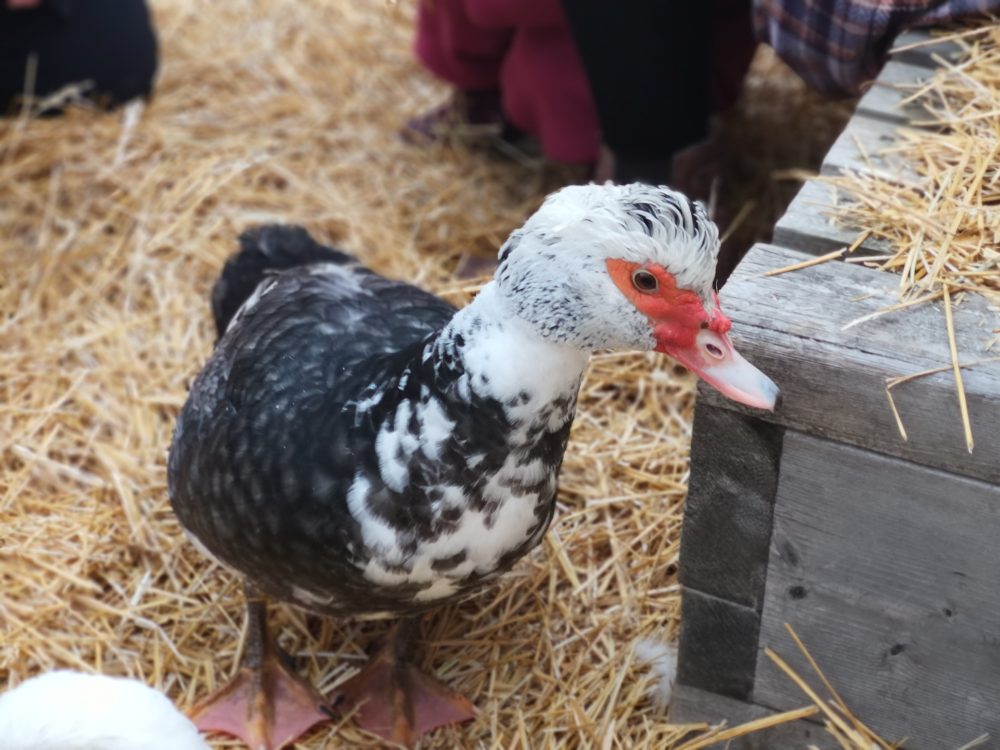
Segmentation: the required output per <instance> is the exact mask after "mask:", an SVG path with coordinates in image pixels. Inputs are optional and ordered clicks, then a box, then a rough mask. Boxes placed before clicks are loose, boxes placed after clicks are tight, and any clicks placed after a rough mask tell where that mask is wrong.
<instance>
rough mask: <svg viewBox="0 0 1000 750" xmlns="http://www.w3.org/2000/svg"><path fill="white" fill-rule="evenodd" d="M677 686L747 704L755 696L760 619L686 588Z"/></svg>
mask: <svg viewBox="0 0 1000 750" xmlns="http://www.w3.org/2000/svg"><path fill="white" fill-rule="evenodd" d="M681 609H682V611H683V616H682V617H681V638H680V647H679V650H678V654H677V680H678V682H683V683H684V684H686V685H692V686H694V687H697V688H701V689H702V690H708V691H709V692H712V693H718V694H719V695H726V696H729V697H730V698H739V699H742V700H746V699H748V698H749V697H750V693H751V691H752V690H753V682H754V670H755V669H756V662H757V639H758V635H759V631H760V615H759V614H758V613H757V611H756V610H753V609H750V608H749V607H743V606H740V605H739V604H734V603H733V602H730V601H727V600H725V599H720V598H718V597H716V596H710V595H708V594H704V593H702V592H700V591H695V590H694V589H692V588H690V587H687V586H685V587H684V589H683V590H682V592H681Z"/></svg>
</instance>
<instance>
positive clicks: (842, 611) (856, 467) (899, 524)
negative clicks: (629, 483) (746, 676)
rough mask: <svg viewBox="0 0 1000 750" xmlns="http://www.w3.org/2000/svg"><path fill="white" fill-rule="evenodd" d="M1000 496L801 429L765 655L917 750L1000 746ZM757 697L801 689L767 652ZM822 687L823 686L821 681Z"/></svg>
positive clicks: (787, 471) (775, 542)
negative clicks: (825, 680)
mask: <svg viewBox="0 0 1000 750" xmlns="http://www.w3.org/2000/svg"><path fill="white" fill-rule="evenodd" d="M998 530H1000V487H997V486H993V485H989V484H986V483H983V482H977V481H974V480H970V479H965V478H962V477H957V476H954V475H949V474H946V473H944V472H940V471H936V470H933V469H928V468H925V467H921V466H915V465H913V464H910V463H907V462H905V461H900V460H898V459H893V458H888V457H885V456H880V455H878V454H874V453H870V452H867V451H862V450H858V449H856V448H851V447H848V446H844V445H840V444H838V443H833V442H830V441H826V440H820V439H818V438H814V437H811V436H808V435H803V434H800V433H797V432H794V431H791V430H790V431H788V432H787V433H786V435H785V440H784V455H783V457H782V467H781V481H780V485H779V489H778V497H777V500H776V502H775V510H774V536H773V538H772V544H771V558H770V559H771V563H770V567H769V570H768V580H767V598H766V603H765V606H764V616H763V620H762V623H761V637H760V645H761V649H763V648H764V647H765V646H770V647H772V648H774V649H775V650H777V651H779V653H781V654H782V655H783V656H784V657H785V658H786V659H787V660H788V661H789V662H790V663H791V664H792V665H793V667H794V668H796V669H797V670H798V671H800V674H802V675H806V674H807V673H808V671H809V670H808V666H807V665H806V664H805V662H804V660H802V659H801V658H795V657H797V651H796V649H795V647H794V646H793V645H792V644H791V641H790V640H789V638H788V635H787V633H786V631H785V629H784V623H785V622H788V623H791V624H792V626H793V627H794V628H795V630H796V632H797V633H798V634H799V636H800V637H801V638H802V640H803V642H804V643H805V644H806V646H807V647H808V648H809V649H810V651H811V652H812V654H813V656H814V657H815V658H816V660H817V661H818V662H819V664H820V666H821V668H822V669H823V670H824V672H825V673H826V674H827V676H828V677H829V678H830V680H831V681H832V683H833V685H834V686H835V687H836V688H837V689H838V691H840V693H841V694H842V696H843V698H844V700H845V701H846V702H847V704H848V705H849V706H851V707H853V709H854V710H855V711H856V712H857V713H858V715H859V718H861V719H862V721H864V722H866V723H867V724H869V726H871V727H872V728H873V729H875V730H876V731H878V732H880V733H881V734H882V735H884V736H885V737H886V738H887V739H889V740H894V739H900V738H902V737H904V736H907V737H909V741H908V742H907V744H906V747H908V748H914V750H920V749H921V748H943V747H958V746H960V745H962V744H964V743H966V742H968V741H970V740H972V739H974V738H976V737H978V736H980V735H981V734H983V733H989V734H991V735H992V736H993V738H994V743H993V744H991V745H988V746H989V747H997V746H998V745H997V742H1000V712H998V711H997V706H1000V597H998V596H997V586H998V582H1000V545H998V544H997V532H998ZM756 674H757V679H756V685H755V688H754V696H753V700H754V702H756V703H759V704H762V705H766V706H769V707H772V708H792V707H795V706H798V705H800V704H801V702H802V699H803V698H802V694H801V692H799V690H798V688H796V687H795V686H794V685H793V684H792V683H790V682H789V680H788V679H787V678H786V677H785V676H784V675H782V674H781V673H780V672H779V671H778V670H777V669H776V668H774V667H773V666H772V665H771V662H770V660H769V659H768V658H767V657H766V656H765V655H764V654H763V653H761V654H760V656H759V658H758V665H757V673H756ZM814 684H817V683H816V681H814Z"/></svg>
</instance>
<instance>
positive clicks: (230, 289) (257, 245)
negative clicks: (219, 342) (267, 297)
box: [212, 224, 355, 337]
mask: <svg viewBox="0 0 1000 750" xmlns="http://www.w3.org/2000/svg"><path fill="white" fill-rule="evenodd" d="M354 262H355V259H354V258H353V257H352V256H350V255H348V254H347V253H343V252H341V251H340V250H334V249H333V248H332V247H325V246H324V245H320V244H319V243H318V242H316V241H315V240H314V239H313V238H312V237H310V236H309V233H308V232H307V231H306V230H305V229H303V228H302V227H295V226H287V225H283V224H267V225H265V226H261V227H256V228H254V229H249V230H247V231H246V232H243V234H241V235H240V249H239V251H238V252H237V253H235V254H234V255H233V256H232V257H231V258H230V259H229V260H228V261H226V266H225V268H223V269H222V273H221V274H220V275H219V278H218V280H217V281H216V282H215V286H214V287H212V314H213V315H214V316H215V329H216V331H217V332H218V334H219V336H220V337H221V336H222V334H223V333H224V332H225V330H226V328H228V327H229V322H230V321H231V320H232V319H233V316H234V315H235V314H236V311H237V310H239V309H240V306H241V305H242V304H243V303H244V302H246V300H247V298H248V297H250V295H251V294H253V293H254V290H255V289H256V288H257V285H258V284H260V282H261V281H263V280H264V278H265V277H266V276H267V274H268V273H269V272H271V271H282V270H285V269H288V268H295V267H296V266H307V265H310V264H312V263H354Z"/></svg>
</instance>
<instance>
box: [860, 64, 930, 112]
mask: <svg viewBox="0 0 1000 750" xmlns="http://www.w3.org/2000/svg"><path fill="white" fill-rule="evenodd" d="M931 75H932V71H931V70H929V69H928V68H926V67H923V66H920V65H912V64H910V63H905V62H899V61H894V60H890V61H889V62H887V63H886V64H885V67H883V68H882V72H881V73H879V75H878V78H876V79H875V81H874V82H873V83H872V85H871V87H870V88H869V89H868V91H866V92H865V94H864V95H863V96H862V97H861V99H860V101H858V106H857V110H856V112H857V114H860V115H864V116H865V117H871V118H873V119H876V120H885V121H886V122H890V123H896V124H902V123H908V122H910V121H911V120H921V119H927V117H928V113H927V110H926V109H925V108H924V107H923V106H921V105H920V104H918V103H915V102H910V103H907V104H905V105H904V104H903V102H904V101H905V100H906V99H908V98H909V97H910V96H911V95H912V94H913V93H914V92H915V91H916V90H918V89H919V87H920V84H921V83H922V82H924V81H926V80H927V79H928V78H930V77H931Z"/></svg>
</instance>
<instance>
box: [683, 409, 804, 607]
mask: <svg viewBox="0 0 1000 750" xmlns="http://www.w3.org/2000/svg"><path fill="white" fill-rule="evenodd" d="M783 432H784V430H783V429H782V428H780V427H777V426H776V425H773V424H770V423H768V422H764V421H763V420H760V419H754V418H753V417H748V416H744V415H742V414H737V413H735V412H732V411H729V410H727V409H717V408H715V407H713V406H709V405H708V404H699V405H698V407H697V408H696V409H695V414H694V427H693V431H692V438H691V477H690V479H689V481H688V496H687V501H686V503H685V506H684V527H683V530H682V532H681V560H680V580H681V583H683V584H684V585H685V586H689V587H692V588H695V589H697V590H699V591H702V592H704V593H706V594H711V595H712V596H718V597H721V598H723V599H728V600H729V601H732V602H736V603H738V604H742V605H744V606H746V607H750V608H751V609H754V610H756V611H758V612H759V611H760V608H761V606H762V605H763V603H764V578H765V576H766V575H767V550H768V547H769V545H770V542H771V510H772V508H773V505H774V493H775V492H776V491H777V489H778V462H779V460H780V458H781V435H782V433H783Z"/></svg>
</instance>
